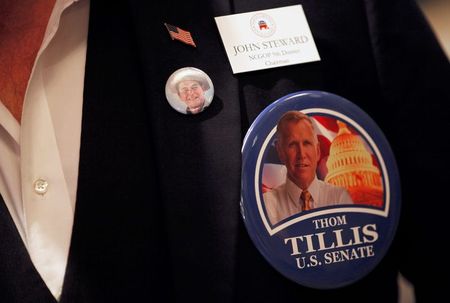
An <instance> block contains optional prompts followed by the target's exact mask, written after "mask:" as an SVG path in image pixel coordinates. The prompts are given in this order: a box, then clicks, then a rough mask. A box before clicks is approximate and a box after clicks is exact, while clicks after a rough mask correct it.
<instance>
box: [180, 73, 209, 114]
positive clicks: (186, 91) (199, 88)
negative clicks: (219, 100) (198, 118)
mask: <svg viewBox="0 0 450 303" xmlns="http://www.w3.org/2000/svg"><path fill="white" fill-rule="evenodd" d="M179 76H180V77H179V79H175V81H174V85H173V91H174V92H176V94H177V95H178V97H179V98H180V99H181V101H183V102H184V103H185V104H186V106H187V107H186V113H187V114H198V113H200V112H201V111H203V109H204V108H205V107H206V106H207V105H208V104H206V103H207V102H206V98H205V91H207V90H208V89H209V88H210V86H209V84H208V81H207V80H206V79H205V78H204V77H203V76H202V75H200V74H197V73H196V72H195V71H194V70H186V71H183V72H182V74H180V75H179Z"/></svg>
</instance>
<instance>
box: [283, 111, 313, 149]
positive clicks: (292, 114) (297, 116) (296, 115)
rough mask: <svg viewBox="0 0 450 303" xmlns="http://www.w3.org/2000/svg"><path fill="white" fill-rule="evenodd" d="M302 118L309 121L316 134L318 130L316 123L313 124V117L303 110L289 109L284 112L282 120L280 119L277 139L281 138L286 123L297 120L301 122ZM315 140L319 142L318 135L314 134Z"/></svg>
mask: <svg viewBox="0 0 450 303" xmlns="http://www.w3.org/2000/svg"><path fill="white" fill-rule="evenodd" d="M301 120H305V121H308V122H309V124H310V125H311V128H312V130H313V133H314V134H316V132H315V130H314V124H313V122H312V120H311V118H310V117H309V116H308V115H306V114H304V113H302V112H299V111H295V110H292V111H288V112H286V113H284V114H283V116H281V118H280V120H278V124H277V140H279V138H280V133H281V132H282V128H283V127H284V126H285V125H286V124H288V123H291V122H295V123H297V122H299V121H301ZM314 141H315V143H318V139H317V135H315V136H314Z"/></svg>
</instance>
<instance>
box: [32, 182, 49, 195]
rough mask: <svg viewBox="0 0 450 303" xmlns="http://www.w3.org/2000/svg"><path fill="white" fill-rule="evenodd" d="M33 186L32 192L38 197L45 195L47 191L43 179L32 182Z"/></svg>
mask: <svg viewBox="0 0 450 303" xmlns="http://www.w3.org/2000/svg"><path fill="white" fill-rule="evenodd" d="M33 186H34V192H35V193H37V194H39V195H43V194H45V193H46V192H47V190H48V182H47V181H46V180H44V179H37V180H36V181H34V184H33Z"/></svg>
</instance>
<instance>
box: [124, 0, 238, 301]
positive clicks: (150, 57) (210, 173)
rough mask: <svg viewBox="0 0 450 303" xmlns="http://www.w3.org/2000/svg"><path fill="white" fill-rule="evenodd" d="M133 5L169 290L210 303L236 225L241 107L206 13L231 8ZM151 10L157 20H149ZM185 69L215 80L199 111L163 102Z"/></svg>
mask: <svg viewBox="0 0 450 303" xmlns="http://www.w3.org/2000/svg"><path fill="white" fill-rule="evenodd" d="M135 2H136V3H134V2H133V3H132V4H131V8H132V12H133V17H134V20H135V32H136V36H137V41H138V43H139V49H140V60H141V61H140V62H141V64H140V65H141V66H142V75H143V79H144V86H145V88H146V90H145V97H146V104H147V107H148V111H149V113H150V117H151V121H152V122H151V123H152V124H151V126H152V134H153V136H154V140H153V142H152V145H153V148H154V150H155V151H156V156H157V158H156V159H155V163H156V164H157V171H158V174H159V181H160V186H159V188H158V191H159V192H160V193H161V195H162V197H163V200H162V207H163V216H164V219H165V222H166V226H167V232H168V241H169V249H170V253H171V257H172V258H171V264H170V269H169V270H170V271H171V275H172V277H174V287H175V288H176V290H177V291H176V293H178V294H185V295H186V297H188V298H189V297H193V298H194V297H196V296H197V295H198V294H199V293H202V294H204V297H205V298H209V299H210V300H211V301H217V302H221V301H230V300H231V298H230V296H232V294H233V289H234V288H233V286H234V267H235V264H234V262H235V260H236V258H235V254H236V250H235V248H236V235H237V229H238V222H239V201H240V178H239V176H240V161H241V155H240V147H241V141H240V140H239V138H241V136H242V133H241V105H240V103H239V98H238V97H239V96H238V94H239V92H238V82H237V80H236V78H235V77H234V76H233V75H232V73H231V69H230V67H229V64H228V62H227V59H226V55H225V52H224V50H223V46H222V42H221V39H220V36H219V35H218V32H217V27H216V25H215V22H214V19H213V18H212V17H211V16H213V15H215V14H216V12H221V13H225V14H226V13H229V11H227V8H226V7H225V8H223V7H215V5H214V4H213V3H210V2H209V1H201V2H199V3H196V4H195V5H193V4H192V3H184V2H182V1H177V2H176V3H175V2H174V1H167V2H163V3H161V2H158V3H157V5H156V4H150V3H146V4H145V5H143V4H142V1H141V2H139V1H135ZM172 2H173V3H172ZM170 7H172V8H175V7H176V10H175V9H169V8H170ZM154 11H158V17H156V18H154V17H150V16H153V15H154V14H153V13H152V12H154ZM164 22H167V23H170V24H173V25H175V26H179V27H180V28H182V29H184V30H187V31H190V32H191V34H192V36H193V39H194V40H195V43H196V45H197V47H196V48H193V47H191V46H188V45H185V44H183V43H180V42H179V41H176V40H175V41H173V40H171V39H170V37H169V34H168V32H167V30H166V28H165V27H164ZM183 67H195V68H199V69H201V70H203V71H204V72H205V73H207V74H208V75H209V76H210V78H211V79H212V82H213V84H214V87H215V95H214V99H213V101H212V104H211V105H210V107H209V108H208V109H206V110H205V111H204V112H203V113H201V114H199V115H194V116H192V115H191V116H186V115H183V114H180V113H178V112H176V111H174V110H173V109H172V108H171V107H170V106H169V104H168V103H167V100H166V97H165V93H164V87H165V84H166V80H167V79H168V78H169V76H170V75H171V74H172V73H173V72H174V71H175V70H177V69H179V68H183ZM193 274H194V276H195V279H192V277H193Z"/></svg>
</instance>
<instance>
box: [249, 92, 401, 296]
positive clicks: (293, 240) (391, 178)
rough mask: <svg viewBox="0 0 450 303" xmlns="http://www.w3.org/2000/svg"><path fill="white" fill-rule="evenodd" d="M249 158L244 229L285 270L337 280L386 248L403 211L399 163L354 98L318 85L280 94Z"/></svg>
mask: <svg viewBox="0 0 450 303" xmlns="http://www.w3.org/2000/svg"><path fill="white" fill-rule="evenodd" d="M242 163H243V167H242V192H241V194H242V197H241V199H242V200H241V212H242V217H243V219H244V222H245V225H246V228H247V230H248V232H249V234H250V237H251V238H252V240H253V242H254V243H255V245H256V247H257V248H258V250H259V251H260V252H261V254H262V255H263V256H264V258H265V259H266V260H267V261H268V262H269V263H270V264H271V265H272V266H273V267H274V268H275V269H276V270H278V271H279V272H280V273H281V274H283V275H284V276H286V277H287V278H289V279H291V280H293V281H295V282H297V283H299V284H301V285H304V286H308V287H313V288H319V289H326V288H337V287H341V286H345V285H348V284H351V283H354V282H355V281H357V280H359V279H361V278H362V277H364V276H365V275H367V274H368V273H369V272H370V271H372V270H373V269H374V268H375V267H376V266H377V264H378V263H379V262H380V261H381V259H382V258H383V256H384V255H385V254H386V251H387V250H388V248H389V246H390V244H391V242H392V239H393V237H394V234H395V230H396V227H397V223H398V219H399V215H400V201H401V197H400V181H399V175H398V170H397V165H396V163H395V158H394V156H393V154H392V151H391V148H390V146H389V143H388V142H387V140H386V138H385V136H384V135H383V133H382V132H381V130H380V129H379V128H378V126H377V125H376V124H375V122H374V121H373V120H372V119H371V118H370V117H369V116H368V115H367V114H366V113H365V112H363V111H362V110H361V109H360V108H359V107H357V106H356V105H355V104H353V103H351V102H350V101H348V100H346V99H344V98H342V97H340V96H337V95H334V94H330V93H326V92H320V91H303V92H298V93H294V94H290V95H288V96H285V97H283V98H281V99H279V100H277V101H275V102H274V103H272V104H271V105H270V106H268V107H267V108H266V109H265V110H264V111H263V112H262V113H261V114H260V115H259V116H258V117H257V118H256V120H255V121H254V122H253V124H252V126H251V127H250V129H249V131H248V132H247V135H246V137H245V139H244V144H243V148H242Z"/></svg>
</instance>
